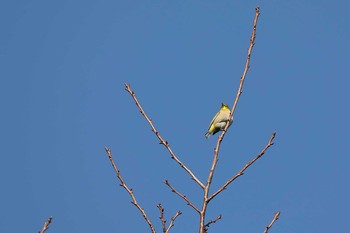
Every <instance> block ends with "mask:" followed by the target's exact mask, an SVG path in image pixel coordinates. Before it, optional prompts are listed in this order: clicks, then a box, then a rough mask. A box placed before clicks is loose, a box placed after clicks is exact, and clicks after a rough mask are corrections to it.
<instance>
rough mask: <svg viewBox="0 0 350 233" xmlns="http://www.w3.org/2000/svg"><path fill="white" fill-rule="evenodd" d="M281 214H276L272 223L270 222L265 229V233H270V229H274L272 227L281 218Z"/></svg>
mask: <svg viewBox="0 0 350 233" xmlns="http://www.w3.org/2000/svg"><path fill="white" fill-rule="evenodd" d="M280 214H281V212H279V211H277V212H276V213H275V215H274V216H273V219H272V221H271V222H270V224H269V225H268V226H267V227H266V228H265V230H264V233H268V231H269V230H270V228H271V227H272V225H273V224H274V223H275V222H276V221H277V220H278V218H279V217H280Z"/></svg>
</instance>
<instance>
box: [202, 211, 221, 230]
mask: <svg viewBox="0 0 350 233" xmlns="http://www.w3.org/2000/svg"><path fill="white" fill-rule="evenodd" d="M221 217H222V216H221V214H220V215H219V216H217V217H216V219H213V220H210V221H209V222H208V223H207V224H205V226H204V229H205V231H206V232H207V231H208V228H209V226H210V224H213V223H216V222H217V221H219V220H220V219H221Z"/></svg>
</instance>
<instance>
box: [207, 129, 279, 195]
mask: <svg viewBox="0 0 350 233" xmlns="http://www.w3.org/2000/svg"><path fill="white" fill-rule="evenodd" d="M275 136H276V133H273V134H272V135H271V137H270V139H269V141H268V142H267V144H266V146H265V147H264V149H262V151H261V152H260V153H259V154H258V155H257V156H255V158H254V159H252V160H251V161H250V162H249V163H247V164H246V165H245V166H244V167H243V168H242V169H241V170H240V171H239V172H238V173H237V174H236V175H235V176H233V177H232V178H231V179H229V180H228V181H227V182H226V183H225V184H224V185H223V186H222V187H221V188H220V189H219V190H218V191H216V192H215V193H214V194H212V195H211V196H210V197H209V198H208V201H211V200H212V199H213V198H214V197H215V196H216V195H218V194H219V193H221V192H222V191H223V190H225V189H226V187H227V186H228V185H230V184H231V183H232V182H233V181H234V180H236V179H237V178H238V177H240V176H242V175H243V174H244V172H245V170H247V169H248V167H250V166H251V165H252V164H253V163H255V162H256V161H257V160H258V159H259V158H260V157H261V156H263V155H264V154H265V152H266V150H267V149H269V147H270V146H272V145H273V144H274V142H273V139H274V138H275Z"/></svg>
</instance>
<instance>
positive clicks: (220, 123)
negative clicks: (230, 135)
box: [205, 103, 232, 139]
mask: <svg viewBox="0 0 350 233" xmlns="http://www.w3.org/2000/svg"><path fill="white" fill-rule="evenodd" d="M230 112H231V111H230V108H229V107H228V105H227V104H224V103H222V104H221V108H220V110H219V111H218V112H217V113H216V115H215V116H214V118H213V120H212V121H211V122H210V125H209V128H208V131H207V133H206V134H205V137H206V138H207V139H208V138H209V136H210V134H213V135H214V134H216V133H217V132H219V131H220V130H224V129H225V126H226V124H227V122H228V120H229V118H230ZM231 123H232V118H231V120H230V124H231Z"/></svg>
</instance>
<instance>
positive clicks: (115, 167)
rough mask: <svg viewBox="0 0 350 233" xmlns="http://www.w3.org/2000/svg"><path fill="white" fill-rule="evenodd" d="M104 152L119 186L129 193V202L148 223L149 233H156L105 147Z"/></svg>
mask: <svg viewBox="0 0 350 233" xmlns="http://www.w3.org/2000/svg"><path fill="white" fill-rule="evenodd" d="M105 150H106V152H107V155H108V158H109V160H110V162H111V164H112V167H113V168H114V171H115V172H116V173H117V178H118V179H119V181H120V186H122V187H123V188H124V189H125V190H126V191H127V192H128V193H129V195H130V197H131V199H132V202H131V203H132V204H133V205H134V206H136V208H137V209H138V210H139V211H140V212H141V214H142V216H143V218H144V219H145V220H146V222H147V223H148V225H149V227H150V229H151V232H152V233H156V231H155V229H154V227H153V225H152V222H151V220H150V219H149V218H148V217H147V215H146V212H145V210H144V209H143V208H142V207H141V206H140V205H139V203H138V202H137V201H136V198H135V195H134V193H133V191H132V189H131V188H129V187H128V186H127V185H126V183H125V182H124V180H123V178H122V176H121V174H120V171H119V169H118V168H117V166H116V165H115V163H114V160H113V157H112V153H111V151H110V149H109V148H107V147H106V148H105Z"/></svg>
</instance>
